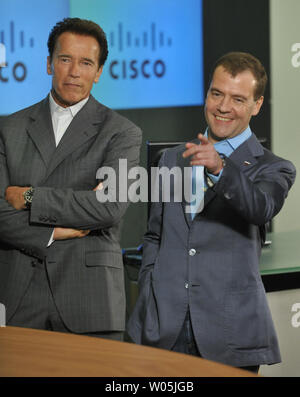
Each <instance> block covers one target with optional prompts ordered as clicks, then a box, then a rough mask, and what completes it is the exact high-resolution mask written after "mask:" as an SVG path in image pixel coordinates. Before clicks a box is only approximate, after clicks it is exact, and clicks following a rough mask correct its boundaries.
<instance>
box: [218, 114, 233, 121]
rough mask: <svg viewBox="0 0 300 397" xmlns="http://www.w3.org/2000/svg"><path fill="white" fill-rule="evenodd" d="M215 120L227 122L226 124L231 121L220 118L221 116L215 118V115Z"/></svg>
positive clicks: (226, 118)
mask: <svg viewBox="0 0 300 397" xmlns="http://www.w3.org/2000/svg"><path fill="white" fill-rule="evenodd" d="M215 119H216V120H218V121H224V122H227V123H228V122H230V121H232V119H229V118H228V117H222V116H217V115H215Z"/></svg>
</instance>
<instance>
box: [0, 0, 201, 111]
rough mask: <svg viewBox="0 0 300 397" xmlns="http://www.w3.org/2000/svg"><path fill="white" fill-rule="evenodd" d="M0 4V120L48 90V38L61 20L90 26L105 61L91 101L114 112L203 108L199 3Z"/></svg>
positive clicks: (8, 0)
mask: <svg viewBox="0 0 300 397" xmlns="http://www.w3.org/2000/svg"><path fill="white" fill-rule="evenodd" d="M188 3H189V4H188V7H187V4H186V2H185V1H183V0H127V1H124V0H101V1H99V0H85V1H82V0H56V1H54V0H52V1H51V2H40V1H38V0H27V1H26V2H24V1H21V0H1V12H0V43H1V45H0V65H1V63H2V65H5V66H2V67H1V68H0V93H1V94H0V95H1V98H0V101H1V102H0V114H2V115H3V114H9V113H12V112H14V111H16V110H19V109H21V108H24V107H26V106H30V105H31V104H33V103H35V102H38V101H39V100H41V99H42V98H43V97H45V96H46V95H47V93H48V92H49V89H50V87H51V76H48V75H47V73H46V59H47V55H48V53H47V39H48V35H49V32H50V30H51V28H52V27H53V26H54V25H55V23H56V22H58V21H59V20H62V19H63V18H64V17H67V16H71V17H80V18H85V19H90V20H93V21H95V22H97V23H99V25H100V26H101V27H102V28H103V30H104V31H105V32H106V35H107V40H108V46H109V56H108V59H107V61H106V64H105V66H104V69H103V73H102V75H101V77H100V80H99V82H98V83H97V84H96V85H95V86H94V88H93V90H92V94H93V95H94V96H95V98H96V99H97V100H98V101H100V102H101V103H103V104H104V105H106V106H109V107H111V108H113V109H132V108H152V107H173V106H195V105H202V104H203V100H204V94H203V91H204V90H203V56H202V53H203V51H202V45H203V40H202V0H189V2H188ZM33 10H34V11H33Z"/></svg>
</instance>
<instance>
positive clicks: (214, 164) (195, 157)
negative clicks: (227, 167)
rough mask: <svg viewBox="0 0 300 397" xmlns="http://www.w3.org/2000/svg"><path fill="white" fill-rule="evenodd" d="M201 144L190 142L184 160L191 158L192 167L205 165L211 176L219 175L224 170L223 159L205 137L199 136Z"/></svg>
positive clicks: (184, 153) (187, 144)
mask: <svg viewBox="0 0 300 397" xmlns="http://www.w3.org/2000/svg"><path fill="white" fill-rule="evenodd" d="M198 139H199V141H200V144H199V145H197V144H196V143H191V142H188V143H186V145H185V147H186V148H187V150H186V151H184V152H183V154H182V156H183V157H184V158H186V157H191V161H190V165H203V166H204V167H205V168H206V169H207V171H208V172H209V173H211V174H214V175H218V174H219V173H220V172H221V170H222V168H223V163H222V159H221V157H220V156H219V154H218V152H217V151H216V149H215V148H214V145H213V144H212V143H211V142H210V141H209V140H208V139H207V138H206V137H205V136H204V135H203V134H199V135H198Z"/></svg>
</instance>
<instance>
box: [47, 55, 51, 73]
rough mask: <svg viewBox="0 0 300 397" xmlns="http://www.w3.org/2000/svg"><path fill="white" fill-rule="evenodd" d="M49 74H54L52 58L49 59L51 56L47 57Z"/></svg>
mask: <svg viewBox="0 0 300 397" xmlns="http://www.w3.org/2000/svg"><path fill="white" fill-rule="evenodd" d="M47 73H48V74H49V75H51V74H52V65H51V60H50V57H49V56H48V57H47Z"/></svg>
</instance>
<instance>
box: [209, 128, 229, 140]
mask: <svg viewBox="0 0 300 397" xmlns="http://www.w3.org/2000/svg"><path fill="white" fill-rule="evenodd" d="M207 138H208V140H209V141H210V142H211V143H213V144H214V143H217V142H221V141H224V139H225V138H220V137H219V136H216V135H215V134H214V133H213V132H212V130H211V129H210V128H208V131H207Z"/></svg>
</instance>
